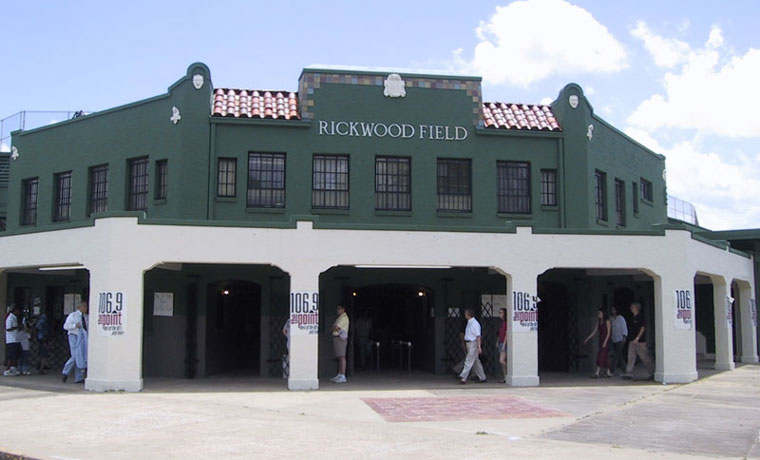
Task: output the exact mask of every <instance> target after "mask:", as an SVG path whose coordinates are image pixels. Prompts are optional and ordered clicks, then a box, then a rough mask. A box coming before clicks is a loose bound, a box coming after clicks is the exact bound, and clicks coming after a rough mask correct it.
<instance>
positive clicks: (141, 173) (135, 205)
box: [127, 157, 150, 211]
mask: <svg viewBox="0 0 760 460" xmlns="http://www.w3.org/2000/svg"><path fill="white" fill-rule="evenodd" d="M127 163H128V164H127V173H128V180H127V210H128V211H146V210H147V209H148V193H149V191H150V161H149V159H148V157H138V158H131V159H129V160H127Z"/></svg>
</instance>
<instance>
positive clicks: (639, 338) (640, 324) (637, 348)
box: [623, 302, 654, 380]
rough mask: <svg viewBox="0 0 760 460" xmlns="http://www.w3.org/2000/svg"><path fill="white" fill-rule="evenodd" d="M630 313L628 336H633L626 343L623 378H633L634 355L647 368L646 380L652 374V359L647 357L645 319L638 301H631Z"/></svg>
mask: <svg viewBox="0 0 760 460" xmlns="http://www.w3.org/2000/svg"><path fill="white" fill-rule="evenodd" d="M631 313H632V314H633V317H632V318H631V327H630V331H629V332H630V336H629V337H633V339H631V341H630V343H628V365H627V366H626V368H625V374H623V378H624V379H628V380H630V379H632V378H633V368H634V366H635V365H636V357H637V356H638V358H639V359H640V360H641V362H642V363H644V366H646V368H647V372H648V377H647V380H649V379H651V378H652V376H653V375H654V365H653V364H652V360H651V359H650V358H649V349H648V348H647V336H646V321H645V319H644V315H643V314H642V313H641V304H640V303H638V302H633V303H632V304H631Z"/></svg>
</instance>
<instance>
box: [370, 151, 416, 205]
mask: <svg viewBox="0 0 760 460" xmlns="http://www.w3.org/2000/svg"><path fill="white" fill-rule="evenodd" d="M375 209H379V210H401V211H409V210H411V209H412V176H411V160H410V159H409V158H403V157H377V158H375Z"/></svg>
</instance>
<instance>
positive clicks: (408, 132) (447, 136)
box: [317, 120, 469, 141]
mask: <svg viewBox="0 0 760 460" xmlns="http://www.w3.org/2000/svg"><path fill="white" fill-rule="evenodd" d="M317 127H318V133H319V135H320V136H348V137H379V138H383V137H391V138H394V139H412V138H417V139H423V140H431V141H463V140H465V139H467V136H469V131H468V130H467V128H466V127H464V126H458V125H457V126H446V125H417V126H415V125H411V124H409V123H378V122H364V121H332V120H331V121H325V120H320V121H319V122H318V125H317Z"/></svg>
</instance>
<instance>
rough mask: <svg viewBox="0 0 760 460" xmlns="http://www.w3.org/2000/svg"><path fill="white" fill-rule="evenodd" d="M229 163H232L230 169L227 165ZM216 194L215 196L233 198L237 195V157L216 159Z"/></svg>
mask: <svg viewBox="0 0 760 460" xmlns="http://www.w3.org/2000/svg"><path fill="white" fill-rule="evenodd" d="M229 165H232V169H231V170H230V168H229V167H228V166H229ZM223 166H224V167H223ZM230 189H231V190H232V192H230ZM216 196H217V198H235V197H236V196H237V158H234V157H219V158H217V159H216Z"/></svg>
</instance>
